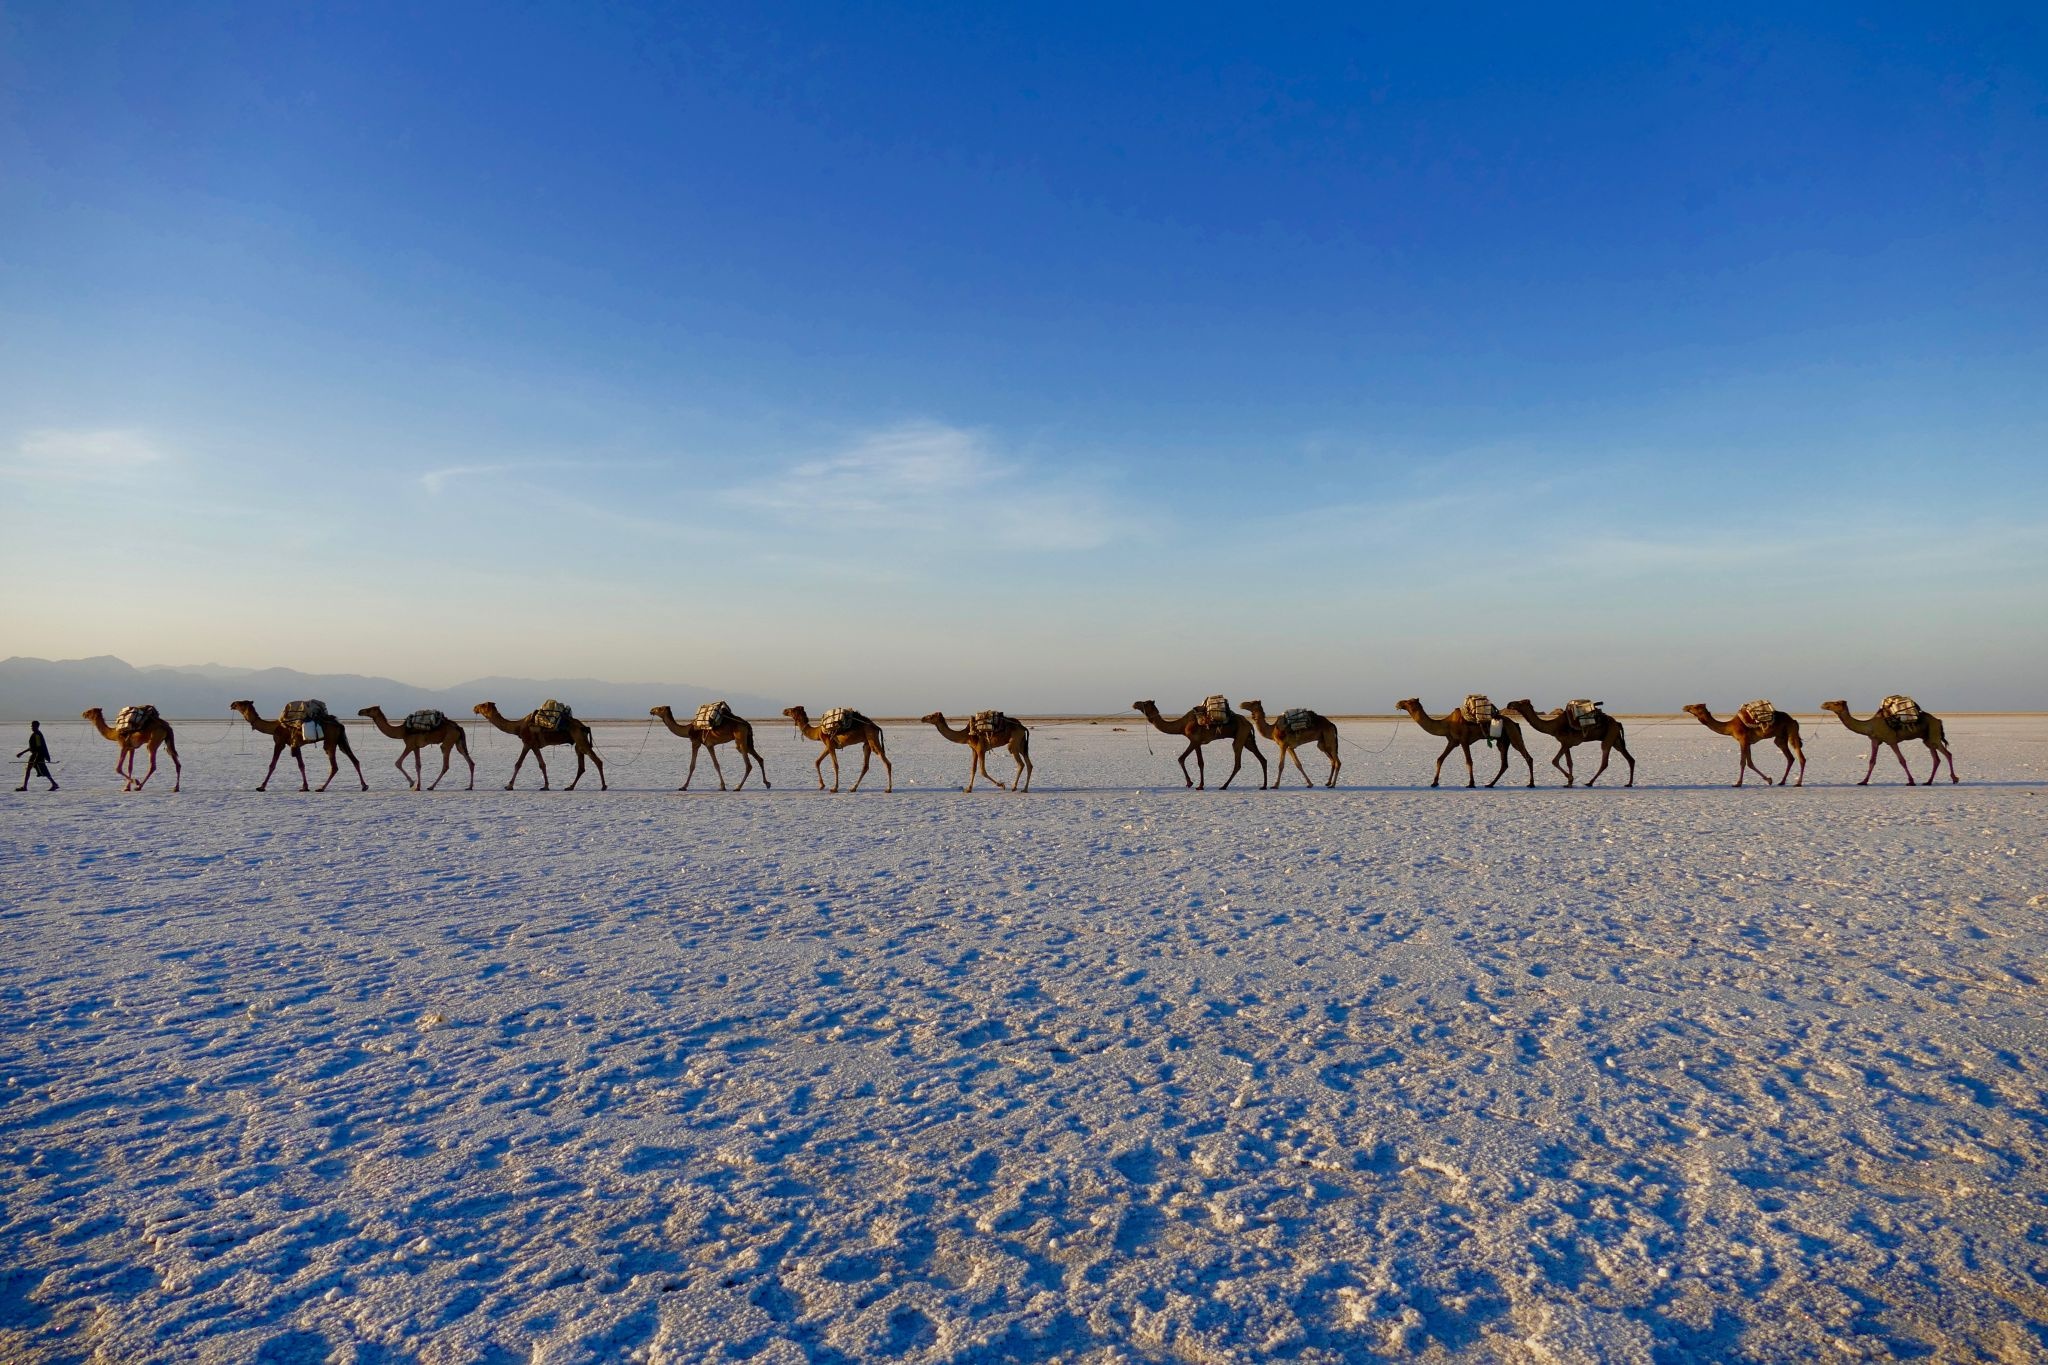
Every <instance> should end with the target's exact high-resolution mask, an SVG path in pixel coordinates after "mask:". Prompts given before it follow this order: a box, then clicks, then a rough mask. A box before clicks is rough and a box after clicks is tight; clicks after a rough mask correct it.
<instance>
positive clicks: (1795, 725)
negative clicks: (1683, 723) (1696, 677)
mask: <svg viewBox="0 0 2048 1365" xmlns="http://www.w3.org/2000/svg"><path fill="white" fill-rule="evenodd" d="M1685 713H1686V714H1687V715H1689V716H1691V717H1692V718H1693V719H1694V720H1696V721H1698V722H1699V723H1700V724H1702V725H1704V726H1706V727H1707V728H1708V729H1709V730H1712V731H1714V732H1715V733H1716V734H1723V735H1728V736H1730V737H1731V738H1733V739H1734V741H1735V742H1736V744H1737V745H1739V746H1740V747H1741V753H1742V759H1741V762H1739V763H1737V764H1736V767H1735V785H1736V786H1738V787H1739V786H1741V785H1742V779H1743V778H1745V777H1747V776H1748V775H1749V774H1750V773H1751V772H1754V773H1755V774H1756V775H1757V776H1758V777H1761V778H1763V779H1764V784H1765V785H1766V786H1768V785H1770V781H1771V779H1770V778H1769V777H1767V776H1765V774H1764V770H1763V769H1762V768H1759V767H1757V766H1756V761H1755V760H1754V759H1752V758H1751V757H1750V756H1749V749H1750V746H1751V745H1752V744H1755V743H1756V742H1757V741H1758V740H1760V739H1768V740H1770V741H1771V742H1772V743H1773V744H1775V745H1777V746H1778V752H1780V753H1782V754H1784V755H1785V771H1784V772H1783V773H1781V774H1780V775H1779V777H1778V785H1780V786H1783V785H1784V784H1785V780H1786V779H1787V778H1789V777H1791V776H1792V756H1793V755H1794V754H1797V755H1798V756H1799V780H1798V781H1797V782H1795V783H1793V784H1792V785H1794V786H1796V787H1803V786H1805V785H1806V750H1805V749H1803V748H1801V747H1800V744H1799V722H1798V721H1796V720H1794V719H1793V718H1792V717H1791V716H1788V715H1786V714H1785V713H1784V712H1783V711H1778V710H1773V711H1772V713H1771V723H1770V724H1769V725H1764V726H1759V725H1756V724H1754V723H1753V722H1752V721H1751V719H1750V715H1749V712H1748V710H1747V709H1746V708H1745V709H1743V710H1740V711H1737V712H1736V713H1735V714H1734V715H1733V716H1730V717H1729V718H1728V719H1727V720H1715V719H1714V715H1713V713H1712V712H1711V711H1709V710H1707V706H1706V703H1705V702H1698V701H1696V702H1692V703H1691V704H1689V705H1688V706H1687V707H1686V708H1685Z"/></svg>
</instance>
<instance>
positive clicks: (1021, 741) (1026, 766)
mask: <svg viewBox="0 0 2048 1365" xmlns="http://www.w3.org/2000/svg"><path fill="white" fill-rule="evenodd" d="M1010 757H1011V758H1014V759H1016V760H1017V775H1016V776H1015V777H1013V778H1011V779H1010V790H1011V791H1013V792H1014V791H1027V792H1028V791H1030V790H1031V773H1032V770H1033V765H1032V762H1031V736H1029V735H1020V736H1019V737H1017V738H1016V739H1013V740H1011V741H1010Z"/></svg>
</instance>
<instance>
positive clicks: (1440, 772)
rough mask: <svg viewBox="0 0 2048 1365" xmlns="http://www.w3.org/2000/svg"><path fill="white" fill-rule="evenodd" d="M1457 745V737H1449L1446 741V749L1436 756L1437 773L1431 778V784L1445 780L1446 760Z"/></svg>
mask: <svg viewBox="0 0 2048 1365" xmlns="http://www.w3.org/2000/svg"><path fill="white" fill-rule="evenodd" d="M1457 747H1458V741H1457V740H1455V739H1447V740H1445V741H1444V751H1443V752H1442V753H1440V754H1438V755H1437V756H1436V775H1435V776H1434V777H1432V778H1430V779H1429V785H1430V786H1432V787H1434V786H1435V785H1436V784H1437V783H1439V782H1441V781H1443V780H1444V760H1445V759H1447V758H1449V757H1450V756H1451V750H1453V749H1455V748H1457Z"/></svg>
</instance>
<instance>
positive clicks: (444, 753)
mask: <svg viewBox="0 0 2048 1365" xmlns="http://www.w3.org/2000/svg"><path fill="white" fill-rule="evenodd" d="M454 748H455V742H454V741H453V740H450V741H449V742H448V743H446V744H443V745H442V746H441V771H440V772H438V773H435V774H434V786H436V787H438V786H440V785H441V779H442V778H444V777H446V776H448V764H449V762H450V760H452V759H453V758H454V754H453V753H451V752H450V751H451V750H453V749H454ZM426 757H427V746H426V745H424V744H422V745H421V746H420V747H419V748H418V749H417V750H415V751H414V757H413V762H414V764H416V765H417V766H418V768H419V776H420V777H421V778H422V779H424V778H425V777H426V775H427V765H426ZM465 757H467V755H465ZM429 790H432V788H429Z"/></svg>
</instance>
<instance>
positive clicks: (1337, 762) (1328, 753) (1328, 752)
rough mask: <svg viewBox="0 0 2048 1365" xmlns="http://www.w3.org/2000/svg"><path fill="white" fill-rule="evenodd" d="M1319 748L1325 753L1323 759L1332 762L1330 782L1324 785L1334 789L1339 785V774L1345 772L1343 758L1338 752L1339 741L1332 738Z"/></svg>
mask: <svg viewBox="0 0 2048 1365" xmlns="http://www.w3.org/2000/svg"><path fill="white" fill-rule="evenodd" d="M1317 747H1318V748H1320V749H1321V750H1322V751H1323V757H1324V758H1327V759H1329V760H1330V776H1329V780H1328V781H1326V782H1324V783H1323V785H1324V786H1325V787H1334V786H1336V785H1337V774H1338V773H1339V772H1341V771H1343V768H1344V759H1343V756H1342V755H1341V754H1339V753H1338V752H1337V741H1336V739H1335V738H1334V737H1332V738H1331V739H1330V740H1329V741H1328V742H1326V743H1324V744H1321V745H1318V746H1317Z"/></svg>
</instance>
